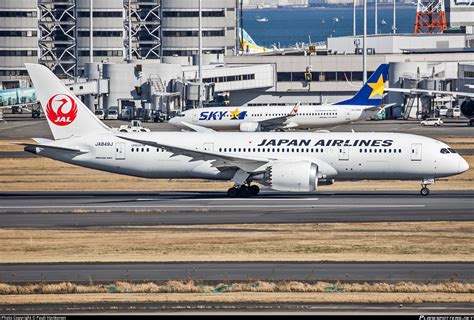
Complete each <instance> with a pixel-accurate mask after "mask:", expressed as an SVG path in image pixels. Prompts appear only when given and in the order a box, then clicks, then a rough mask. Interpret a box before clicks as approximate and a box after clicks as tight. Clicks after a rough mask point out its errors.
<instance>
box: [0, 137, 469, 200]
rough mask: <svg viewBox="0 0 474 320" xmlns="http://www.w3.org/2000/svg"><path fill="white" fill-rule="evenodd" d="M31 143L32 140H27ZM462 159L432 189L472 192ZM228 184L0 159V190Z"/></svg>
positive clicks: (219, 187) (410, 184)
mask: <svg viewBox="0 0 474 320" xmlns="http://www.w3.org/2000/svg"><path fill="white" fill-rule="evenodd" d="M442 140H444V141H446V142H448V143H450V144H451V145H452V146H453V147H455V148H458V149H474V138H449V137H446V138H442ZM30 142H31V141H30ZM21 150H23V147H22V146H18V145H14V144H12V142H11V141H1V140H0V153H1V152H2V151H3V152H5V151H21ZM464 158H465V159H466V160H467V161H468V162H469V165H470V169H469V170H468V171H467V172H465V173H463V174H461V175H458V176H454V177H449V178H443V179H439V180H437V182H436V183H435V184H434V185H432V186H431V187H430V188H431V189H432V190H473V189H474V156H473V155H468V156H464ZM230 186H232V183H231V182H226V181H208V180H199V179H196V180H190V179H144V178H135V177H129V176H123V175H118V174H113V173H108V172H101V171H97V170H92V169H86V168H81V167H77V166H73V165H69V164H66V163H62V162H58V161H54V160H50V159H46V158H40V157H38V158H0V192H1V191H95V190H105V191H113V190H117V191H125V190H130V191H132V190H140V191H184V190H192V191H226V190H227V189H228V188H229V187H230ZM419 189H420V182H419V181H367V180H365V181H358V182H337V181H336V183H335V184H334V185H332V186H321V187H320V190H322V191H325V190H327V191H333V190H334V191H336V190H356V191H357V190H360V191H364V190H413V191H418V190H419Z"/></svg>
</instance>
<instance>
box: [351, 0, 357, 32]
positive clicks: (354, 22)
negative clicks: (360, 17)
mask: <svg viewBox="0 0 474 320" xmlns="http://www.w3.org/2000/svg"><path fill="white" fill-rule="evenodd" d="M356 6H357V0H354V12H353V13H352V23H353V26H352V29H353V35H354V36H355V35H356V34H357V31H356Z"/></svg>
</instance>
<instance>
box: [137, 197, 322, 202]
mask: <svg viewBox="0 0 474 320" xmlns="http://www.w3.org/2000/svg"><path fill="white" fill-rule="evenodd" d="M318 200H319V198H296V199H295V198H289V199H286V198H278V199H263V198H235V199H230V198H229V199H227V198H222V199H216V198H204V199H179V201H200V202H202V201H272V202H273V201H318ZM136 201H169V200H162V199H157V198H155V199H151V198H143V199H136Z"/></svg>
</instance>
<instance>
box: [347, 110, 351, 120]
mask: <svg viewBox="0 0 474 320" xmlns="http://www.w3.org/2000/svg"><path fill="white" fill-rule="evenodd" d="M346 120H347V121H350V120H351V111H350V110H349V109H347V110H346Z"/></svg>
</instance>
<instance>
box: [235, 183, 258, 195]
mask: <svg viewBox="0 0 474 320" xmlns="http://www.w3.org/2000/svg"><path fill="white" fill-rule="evenodd" d="M259 192H260V188H259V187H258V186H257V185H255V184H254V185H250V184H249V185H248V186H247V185H245V184H243V185H241V186H240V187H239V186H234V187H232V188H230V189H229V190H227V196H228V197H229V198H237V197H243V198H246V197H250V196H256V195H258V193H259Z"/></svg>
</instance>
